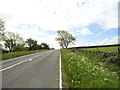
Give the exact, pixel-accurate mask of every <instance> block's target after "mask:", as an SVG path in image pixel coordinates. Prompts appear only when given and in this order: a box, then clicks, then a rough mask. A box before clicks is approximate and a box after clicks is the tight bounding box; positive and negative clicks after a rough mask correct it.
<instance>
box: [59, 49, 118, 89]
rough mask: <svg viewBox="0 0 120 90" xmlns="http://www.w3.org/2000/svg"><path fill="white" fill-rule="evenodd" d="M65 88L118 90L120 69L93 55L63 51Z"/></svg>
mask: <svg viewBox="0 0 120 90" xmlns="http://www.w3.org/2000/svg"><path fill="white" fill-rule="evenodd" d="M61 53H62V70H63V72H64V77H63V84H64V85H63V87H64V88H118V87H119V83H120V79H119V77H118V76H119V73H120V67H118V66H116V65H114V64H110V65H108V64H107V65H106V64H105V63H104V62H102V61H101V58H100V57H98V56H95V55H91V54H84V53H80V54H76V53H75V52H71V51H69V50H62V51H61Z"/></svg>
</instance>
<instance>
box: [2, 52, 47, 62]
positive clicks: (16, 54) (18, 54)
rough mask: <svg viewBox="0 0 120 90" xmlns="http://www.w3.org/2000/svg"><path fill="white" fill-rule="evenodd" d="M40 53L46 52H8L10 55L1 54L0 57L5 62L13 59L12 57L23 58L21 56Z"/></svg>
mask: <svg viewBox="0 0 120 90" xmlns="http://www.w3.org/2000/svg"><path fill="white" fill-rule="evenodd" d="M42 51H46V50H34V51H21V52H10V53H5V54H2V55H1V56H2V60H5V59H10V58H14V57H18V56H23V55H28V54H32V53H37V52H42Z"/></svg>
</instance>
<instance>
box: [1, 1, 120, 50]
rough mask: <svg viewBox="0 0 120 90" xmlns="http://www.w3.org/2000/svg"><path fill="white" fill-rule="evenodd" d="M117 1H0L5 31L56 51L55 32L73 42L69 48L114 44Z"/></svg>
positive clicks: (115, 39)
mask: <svg viewBox="0 0 120 90" xmlns="http://www.w3.org/2000/svg"><path fill="white" fill-rule="evenodd" d="M118 1H119V0H0V18H3V19H4V20H5V21H6V31H10V32H15V33H19V34H20V35H21V36H22V37H23V38H24V40H26V39H28V38H33V39H34V40H37V41H38V43H39V44H40V43H42V42H44V43H47V44H49V45H50V47H51V48H56V49H59V48H60V46H59V44H58V42H57V41H56V40H55V38H56V37H58V35H57V31H58V30H67V31H69V33H71V34H72V35H73V36H74V37H76V41H75V44H74V45H70V46H69V47H78V46H90V45H106V44H117V43H118V38H120V36H119V35H118Z"/></svg>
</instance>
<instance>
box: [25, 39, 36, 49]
mask: <svg viewBox="0 0 120 90" xmlns="http://www.w3.org/2000/svg"><path fill="white" fill-rule="evenodd" d="M26 43H27V44H28V46H29V50H37V49H38V44H37V41H36V40H33V39H32V38H29V39H27V41H26Z"/></svg>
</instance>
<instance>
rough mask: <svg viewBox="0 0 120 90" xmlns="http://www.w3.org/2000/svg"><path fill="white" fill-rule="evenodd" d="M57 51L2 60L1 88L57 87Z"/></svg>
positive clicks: (0, 71)
mask: <svg viewBox="0 0 120 90" xmlns="http://www.w3.org/2000/svg"><path fill="white" fill-rule="evenodd" d="M59 53H60V52H59V51H58V50H51V51H44V52H39V53H34V54H30V55H25V56H21V57H17V58H14V59H9V60H4V61H2V69H1V70H0V73H2V88H59V66H58V65H59V62H58V61H59Z"/></svg>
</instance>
